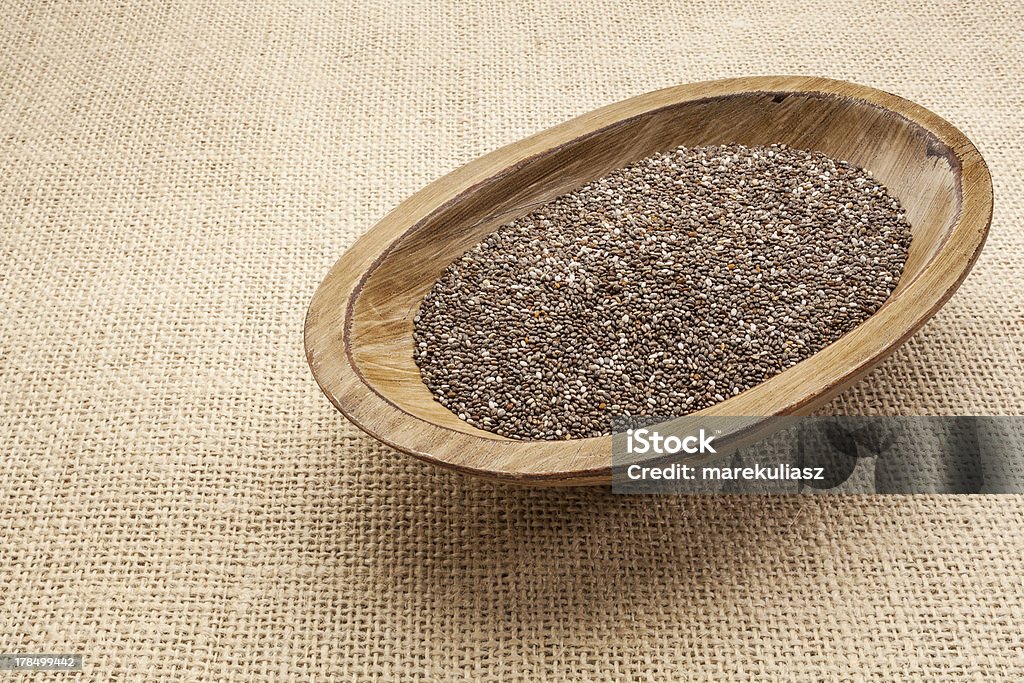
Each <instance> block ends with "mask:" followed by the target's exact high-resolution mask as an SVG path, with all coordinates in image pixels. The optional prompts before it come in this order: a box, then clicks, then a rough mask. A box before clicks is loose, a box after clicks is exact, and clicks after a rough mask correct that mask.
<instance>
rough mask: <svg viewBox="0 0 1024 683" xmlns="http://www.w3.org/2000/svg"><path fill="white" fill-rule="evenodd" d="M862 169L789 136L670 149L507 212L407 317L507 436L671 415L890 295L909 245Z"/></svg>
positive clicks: (466, 397) (890, 206)
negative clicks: (793, 142)
mask: <svg viewBox="0 0 1024 683" xmlns="http://www.w3.org/2000/svg"><path fill="white" fill-rule="evenodd" d="M910 240H911V235H910V225H909V224H908V222H907V220H906V217H905V215H904V212H903V209H902V207H901V206H900V204H899V202H898V201H897V200H896V199H895V198H894V197H892V196H891V195H889V194H888V192H887V191H886V189H885V188H884V187H883V186H882V185H881V184H880V183H878V182H877V181H876V180H874V179H873V178H872V177H871V175H870V174H869V173H868V172H866V171H864V170H863V169H860V168H857V167H855V166H852V165H850V164H848V163H846V162H843V161H835V160H833V159H830V158H829V157H827V156H825V155H823V154H821V153H818V152H809V151H803V150H796V149H791V148H788V147H786V146H784V145H772V146H769V147H744V146H741V145H723V146H716V147H695V148H685V147H680V148H678V149H676V150H673V151H670V152H666V153H663V154H656V155H654V156H651V157H648V158H646V159H642V160H640V161H638V162H636V163H633V164H631V165H629V166H626V167H624V168H621V169H618V170H616V171H613V172H612V173H610V174H608V175H606V176H604V177H602V178H599V179H597V180H595V181H593V182H590V183H588V184H586V185H584V186H582V187H580V188H579V189H577V190H574V191H572V192H569V193H567V194H564V195H562V196H560V197H557V198H555V199H553V200H551V201H550V202H548V203H546V204H545V205H543V206H541V207H540V208H538V209H535V210H534V211H532V212H531V213H529V214H527V215H526V216H523V217H522V218H519V219H517V220H514V221H512V222H510V223H507V224H505V225H502V226H501V227H499V228H498V229H497V230H495V231H494V232H493V233H491V234H490V235H488V236H487V237H486V238H485V239H484V240H483V241H482V242H480V243H479V244H478V245H476V246H475V247H473V248H472V249H470V250H469V251H467V252H466V253H465V254H463V255H462V256H461V257H460V258H458V259H457V260H456V261H455V262H454V263H452V264H451V265H450V266H449V267H448V268H447V269H446V270H445V271H444V273H443V274H442V275H441V277H440V278H439V279H438V281H437V283H436V284H435V285H434V287H433V289H432V290H431V291H430V293H429V294H428V295H427V296H426V297H425V298H424V300H423V302H422V304H421V306H420V310H419V312H418V314H417V315H416V318H415V325H414V340H415V344H416V347H415V361H416V364H417V365H418V366H419V368H420V373H421V375H422V377H423V381H424V382H425V383H426V385H427V387H429V388H430V390H431V392H432V393H433V394H434V396H435V398H436V399H437V400H438V401H439V402H440V403H441V404H442V405H444V406H446V407H447V408H449V409H450V410H451V411H452V412H454V413H455V414H457V415H458V416H459V417H460V418H461V419H463V420H465V421H466V422H468V423H470V424H472V425H474V426H476V427H479V428H481V429H484V430H487V431H490V432H493V433H495V434H500V435H503V436H507V437H511V438H517V439H568V438H582V437H591V436H600V435H606V434H608V433H610V427H611V422H610V421H611V418H612V417H613V416H617V415H621V416H643V415H651V414H659V415H683V414H687V413H690V412H693V411H696V410H700V409H702V408H706V407H708V406H711V405H714V404H715V403H718V402H721V401H724V400H725V399H727V398H729V397H732V396H735V395H737V394H739V393H741V392H743V391H745V390H747V389H749V388H751V387H753V386H755V385H757V384H759V383H761V382H763V381H764V380H766V379H768V378H770V377H772V376H773V375H776V374H778V373H780V372H782V371H783V370H785V369H787V368H789V367H791V366H793V365H795V364H796V363H798V362H800V361H801V360H804V359H805V358H807V357H809V356H811V355H812V354H814V353H816V352H818V351H820V350H821V349H822V348H824V347H825V346H827V345H828V344H830V343H832V342H834V341H835V340H837V339H838V338H839V337H841V336H842V335H844V334H846V333H847V332H849V331H850V330H852V329H853V328H854V327H856V326H857V325H859V324H860V323H861V322H863V321H864V320H865V319H867V318H868V317H869V316H870V315H871V314H873V313H874V312H875V311H877V310H878V308H879V307H881V305H882V304H883V303H884V302H885V300H886V299H887V298H888V297H889V295H890V294H891V293H892V291H893V289H894V288H895V287H896V284H897V282H898V281H899V278H900V275H901V274H902V272H903V267H904V264H905V262H906V258H907V251H908V249H909V246H910Z"/></svg>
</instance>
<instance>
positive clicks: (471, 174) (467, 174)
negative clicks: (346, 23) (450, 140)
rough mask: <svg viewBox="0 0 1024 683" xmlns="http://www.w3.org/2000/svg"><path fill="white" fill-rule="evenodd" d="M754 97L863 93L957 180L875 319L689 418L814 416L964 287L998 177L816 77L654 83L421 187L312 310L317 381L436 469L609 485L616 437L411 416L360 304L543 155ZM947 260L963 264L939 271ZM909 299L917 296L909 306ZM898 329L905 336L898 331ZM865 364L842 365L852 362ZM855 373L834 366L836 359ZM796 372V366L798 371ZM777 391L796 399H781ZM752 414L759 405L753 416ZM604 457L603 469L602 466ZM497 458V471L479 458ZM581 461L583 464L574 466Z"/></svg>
mask: <svg viewBox="0 0 1024 683" xmlns="http://www.w3.org/2000/svg"><path fill="white" fill-rule="evenodd" d="M751 94H765V95H767V94H772V95H779V94H802V95H809V96H813V95H820V96H826V97H842V98H846V99H853V100H856V101H858V102H859V103H861V104H866V105H871V106H875V107H879V108H882V109H885V110H886V111H887V112H889V113H892V114H895V115H897V116H899V117H901V118H903V119H904V120H906V121H907V122H909V123H911V124H914V125H916V126H917V127H919V128H921V129H922V130H923V131H925V132H927V133H928V134H930V135H932V136H934V137H935V138H937V139H938V140H939V141H941V142H942V143H943V144H944V145H946V146H947V147H948V148H949V150H950V152H951V156H950V157H949V159H948V160H949V161H950V163H951V166H952V167H953V172H954V174H955V176H956V178H957V180H958V181H959V184H958V187H957V188H956V190H957V200H958V203H959V212H958V215H957V216H956V221H955V224H954V226H953V228H952V229H951V230H950V231H949V233H948V234H947V235H946V236H945V238H944V239H943V241H942V242H941V243H940V245H939V247H938V249H937V250H936V252H935V253H934V255H933V256H932V257H931V258H930V259H929V261H928V262H927V263H926V264H925V265H924V267H923V268H922V269H921V271H920V272H919V273H917V274H916V275H915V277H914V278H912V280H911V281H910V282H909V283H907V284H906V285H905V287H903V288H902V292H901V293H900V296H899V298H898V299H892V300H890V302H891V305H890V302H887V303H886V304H885V305H883V306H882V308H880V309H879V310H878V311H877V312H876V313H875V314H873V315H872V316H871V317H869V318H868V319H867V320H865V321H864V322H863V323H861V324H860V325H858V326H857V327H856V328H854V330H851V331H850V332H848V333H847V334H846V335H844V336H843V337H841V338H840V339H839V340H837V341H835V342H833V343H832V344H830V345H829V346H827V347H825V348H824V349H822V350H821V351H819V352H817V353H815V354H814V355H812V356H810V357H809V358H807V359H805V360H803V361H801V362H800V363H797V364H796V365H794V366H792V367H790V368H788V369H786V370H785V371H783V372H781V373H779V374H778V375H775V376H773V377H771V378H769V379H768V380H766V381H765V382H762V383H761V384H759V385H757V386H755V387H752V388H751V389H748V390H747V391H745V392H743V393H741V394H739V395H738V396H734V397H730V398H729V399H727V400H726V401H723V402H721V403H718V404H716V405H715V406H711V407H709V408H706V409H704V410H701V411H697V412H695V413H691V415H741V414H746V413H744V412H743V411H742V410H739V411H737V408H736V406H737V405H742V404H743V403H744V401H740V400H738V399H742V398H743V397H745V396H746V397H747V399H748V400H749V397H750V395H751V394H752V393H753V392H757V394H758V395H761V396H770V397H776V398H775V401H774V404H773V405H774V406H775V407H774V408H772V409H771V411H770V415H795V414H800V413H801V412H802V411H804V412H806V409H807V406H808V405H809V404H812V403H813V404H815V405H817V404H819V403H820V402H821V401H822V400H827V398H828V397H829V396H832V395H834V394H836V393H838V392H839V391H841V390H842V389H843V388H845V387H846V386H848V385H849V384H851V383H853V382H854V381H856V380H857V379H858V378H859V377H860V376H862V375H863V374H864V373H866V372H867V371H868V370H870V369H871V368H872V367H873V366H874V365H875V364H876V363H877V362H879V361H880V360H881V359H882V358H884V357H885V356H886V355H888V353H890V352H891V351H892V350H893V349H895V348H896V347H898V346H899V345H900V344H902V343H903V342H904V341H906V339H907V338H909V337H910V336H911V335H912V334H913V333H914V332H916V331H917V329H918V328H920V326H921V325H923V324H924V322H925V321H927V320H928V318H930V317H931V316H932V315H933V314H934V313H935V312H936V311H937V310H938V309H939V308H940V307H941V306H942V305H943V304H944V303H945V302H946V301H947V300H948V299H949V298H950V297H951V296H952V294H953V293H954V292H955V291H956V289H957V287H958V286H959V285H960V283H961V282H962V281H963V279H964V278H965V277H966V276H967V274H968V272H969V271H970V269H971V267H972V266H973V264H974V262H975V261H976V260H977V258H978V255H979V254H980V252H981V249H982V247H983V246H984V243H985V239H986V237H987V234H988V229H989V226H990V224H991V219H992V202H993V192H992V180H991V175H990V173H989V170H988V167H987V165H986V164H985V161H984V159H983V158H982V156H981V154H980V153H979V152H978V150H977V148H976V147H975V146H974V144H973V143H971V141H970V140H969V139H968V138H967V137H966V136H965V135H964V134H963V133H962V132H961V131H960V130H958V129H957V128H956V127H954V126H953V125H952V124H950V123H949V122H948V121H946V120H945V119H943V118H941V117H939V116H938V115H937V114H935V113H933V112H931V111H930V110H928V109H926V108H924V107H922V106H921V105H918V104H916V103H914V102H911V101H909V100H906V99H904V98H902V97H899V96H897V95H893V94H891V93H888V92H885V91H882V90H878V89H876V88H872V87H869V86H864V85H859V84H855V83H850V82H847V81H840V80H834V79H827V78H819V77H811V76H753V77H743V78H728V79H721V80H714V81H703V82H697V83H688V84H683V85H677V86H672V87H669V88H663V89H661V90H655V91H652V92H649V93H646V94H643V95H639V96H636V97H632V98H629V99H626V100H622V101H620V102H616V103H614V104H610V105H607V106H604V107H601V108H599V109H595V110H593V111H591V112H588V113H586V114H583V115H581V116H578V117H575V118H573V119H570V120H568V121H565V122H563V123H561V124H558V125H556V126H553V127H551V128H548V129H546V130H544V131H541V132H539V133H536V134H534V135H531V136H529V137H527V138H524V139H522V140H519V141H518V142H514V143H512V144H509V145H506V146H504V147H501V148H499V149H497V150H495V151H493V152H490V153H488V154H486V155H484V156H481V157H479V158H477V159H475V160H473V161H470V162H469V163H467V164H465V165H464V166H461V167H460V168H457V169H455V170H454V171H452V172H450V173H448V174H447V175H445V176H443V177H441V178H439V179H437V180H435V181H433V182H432V183H430V184H428V185H427V186H425V187H424V188H422V189H420V190H419V191H417V192H416V193H414V194H413V195H412V196H410V197H409V198H408V199H406V200H405V201H403V202H402V203H401V204H399V205H398V206H397V207H396V208H395V209H393V210H392V211H391V212H389V213H388V214H387V215H386V216H385V217H384V218H382V219H381V220H380V221H379V222H378V223H377V224H376V225H374V226H373V227H372V228H371V229H370V230H369V231H367V232H366V233H365V234H363V235H362V236H361V237H359V238H358V239H357V240H356V242H355V243H354V244H353V245H352V246H350V247H349V249H348V250H346V252H345V253H344V254H343V255H342V256H341V258H339V259H338V260H337V261H336V262H335V264H334V265H333V266H332V267H331V269H330V271H329V272H328V274H327V276H326V277H325V278H324V280H323V281H322V282H321V283H320V285H319V287H318V288H317V290H316V292H315V293H314V295H313V298H312V300H311V302H310V305H309V308H308V310H307V313H306V319H305V325H304V330H303V336H304V344H305V349H306V358H307V362H308V364H309V367H310V370H311V372H312V374H313V377H314V379H315V380H316V382H317V385H318V386H319V387H320V389H321V390H322V391H323V393H324V394H325V395H326V396H327V398H328V399H329V400H330V401H331V403H332V404H333V405H334V406H335V407H336V408H337V409H338V410H339V411H340V412H341V413H342V414H343V415H345V417H346V418H348V419H349V420H350V421H351V422H352V423H353V424H355V425H356V426H357V427H359V428H360V429H362V430H363V431H365V432H366V433H368V434H370V435H371V436H372V437H374V438H375V439H377V440H379V441H381V442H383V443H384V444H386V445H388V446H391V447H393V448H395V449H397V450H399V451H402V452H404V453H408V454H410V455H413V456H415V457H417V458H419V459H422V460H425V461H427V462H431V463H433V464H435V465H439V466H442V467H446V468H449V469H455V470H458V471H462V472H466V473H471V474H475V475H479V476H484V477H488V478H492V479H501V480H509V481H515V482H520V483H536V484H545V483H547V484H563V485H564V484H569V485H573V484H585V483H604V482H607V481H610V478H611V464H610V454H611V438H612V437H611V436H603V437H591V438H586V439H571V440H565V441H526V440H514V439H506V438H504V437H501V436H499V435H493V437H491V436H482V435H479V434H471V433H467V432H461V431H458V430H454V429H451V428H449V427H445V426H442V425H438V424H435V423H432V422H429V421H427V420H425V419H423V418H421V417H418V416H415V415H412V414H410V413H408V412H406V411H405V410H403V409H402V408H401V407H399V406H398V405H396V404H394V403H393V402H391V401H390V400H389V399H388V398H387V397H385V396H384V395H382V394H380V393H378V391H377V389H376V388H375V387H374V386H372V385H371V384H370V383H369V382H367V381H366V380H365V379H364V378H363V376H362V374H361V372H360V370H359V367H358V366H357V365H356V363H355V361H354V359H353V357H352V353H351V348H350V344H349V339H348V336H349V330H350V327H351V323H352V313H353V304H354V301H355V299H356V297H357V296H358V294H359V292H360V291H361V289H362V286H363V284H364V283H365V281H366V279H367V278H368V276H369V275H370V273H372V272H373V270H374V269H375V268H376V266H377V265H378V264H379V263H381V262H382V261H383V259H384V258H385V257H386V256H387V254H388V252H389V251H390V250H391V249H392V248H393V247H394V246H395V245H396V244H398V243H399V242H401V241H402V239H403V238H404V237H405V236H406V235H407V234H408V233H409V232H411V231H413V230H415V229H416V228H417V226H418V225H420V224H421V223H423V222H424V221H426V220H427V219H429V217H430V216H432V215H433V214H434V213H435V212H437V211H438V210H441V209H442V208H444V207H447V206H450V205H451V204H452V203H454V202H458V201H459V200H460V199H461V198H462V197H463V196H464V195H466V194H467V193H471V192H473V191H474V189H476V188H477V187H478V186H479V185H480V184H482V183H485V182H487V181H489V180H492V179H493V178H495V177H496V176H499V175H501V174H502V173H504V172H509V171H510V170H511V169H514V168H516V167H518V166H520V165H522V164H524V163H527V162H529V161H530V160H531V159H534V158H536V157H537V156H540V155H544V154H548V153H550V152H551V150H553V149H557V148H559V147H562V146H565V145H568V144H572V143H574V142H575V141H578V140H580V139H582V138H585V137H588V136H590V135H593V134H595V133H597V132H599V131H603V130H606V129H608V128H609V127H612V126H615V125H620V124H621V123H623V122H624V121H627V120H630V119H632V118H634V117H637V116H648V115H650V114H652V113H653V112H656V111H658V110H660V109H664V108H666V107H676V106H679V105H682V104H686V103H695V102H699V101H701V100H712V99H721V98H724V97H729V96H739V95H751ZM944 256H945V257H946V260H947V261H948V262H949V264H951V265H953V266H955V267H948V266H947V267H944V268H940V267H936V261H937V260H939V259H940V258H942V257H944ZM911 300H913V301H914V303H913V304H911ZM897 320H898V321H900V324H899V325H897V326H896V327H895V329H896V330H897V332H898V334H893V333H892V331H893V329H894V327H893V324H894V322H895V321H897ZM851 349H855V350H856V351H857V353H856V355H855V356H854V357H855V358H856V359H857V362H856V363H852V364H849V363H842V364H836V363H834V361H835V360H837V359H838V358H843V357H845V358H847V359H848V358H850V354H849V353H845V352H847V351H850V350H851ZM835 365H842V366H843V367H847V366H848V367H849V368H850V369H848V370H844V371H842V372H839V373H835V372H833V373H829V372H827V370H828V369H829V367H830V366H835ZM794 371H796V372H794ZM794 375H796V376H800V375H806V376H813V377H815V378H816V385H815V390H814V391H809V392H803V393H798V394H794V392H789V394H787V392H785V391H782V390H781V389H782V388H784V387H785V386H786V384H787V379H788V380H791V379H792V378H793V377H794ZM777 395H787V396H792V395H795V396H796V399H795V400H791V399H790V398H785V399H782V400H779V399H778V398H777ZM748 412H749V411H748ZM598 452H601V453H603V454H604V464H602V465H596V466H595V464H594V459H595V455H596V454H597V453H598ZM482 462H487V463H489V464H488V465H487V466H481V465H480V463H482ZM574 464H578V465H579V466H578V467H577V466H574Z"/></svg>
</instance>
